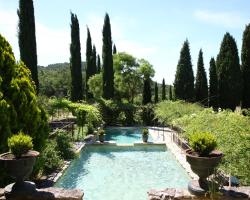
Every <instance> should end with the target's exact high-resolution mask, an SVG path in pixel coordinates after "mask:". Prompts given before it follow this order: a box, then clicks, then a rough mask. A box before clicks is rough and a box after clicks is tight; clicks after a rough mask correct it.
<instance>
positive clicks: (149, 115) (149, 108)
mask: <svg viewBox="0 0 250 200" xmlns="http://www.w3.org/2000/svg"><path fill="white" fill-rule="evenodd" d="M140 110H141V112H140V116H141V119H142V122H143V124H144V125H146V126H150V125H154V118H155V115H154V105H153V104H150V103H149V104H147V105H144V106H141V109H140Z"/></svg>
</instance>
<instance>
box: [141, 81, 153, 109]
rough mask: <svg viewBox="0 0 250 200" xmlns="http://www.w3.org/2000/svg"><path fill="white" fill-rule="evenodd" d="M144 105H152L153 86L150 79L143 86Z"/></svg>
mask: <svg viewBox="0 0 250 200" xmlns="http://www.w3.org/2000/svg"><path fill="white" fill-rule="evenodd" d="M142 97H143V98H142V104H143V105H146V104H148V103H151V97H152V95H151V86H150V78H146V79H145V80H144V84H143V93H142Z"/></svg>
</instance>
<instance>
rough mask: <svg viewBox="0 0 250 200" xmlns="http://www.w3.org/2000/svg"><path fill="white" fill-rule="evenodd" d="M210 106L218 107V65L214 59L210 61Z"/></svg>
mask: <svg viewBox="0 0 250 200" xmlns="http://www.w3.org/2000/svg"><path fill="white" fill-rule="evenodd" d="M208 94H209V106H210V107H213V108H217V107H218V81H217V72H216V64H215V60H214V58H211V60H210V67H209V93H208Z"/></svg>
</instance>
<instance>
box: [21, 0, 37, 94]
mask: <svg viewBox="0 0 250 200" xmlns="http://www.w3.org/2000/svg"><path fill="white" fill-rule="evenodd" d="M17 14H18V17H19V24H18V42H19V49H20V59H21V60H22V61H23V62H24V64H25V65H26V66H27V67H28V68H29V69H30V71H31V75H32V79H33V81H34V82H35V84H36V90H37V93H38V91H39V81H38V72H37V52H36V30H35V16H34V6H33V0H19V9H18V10H17Z"/></svg>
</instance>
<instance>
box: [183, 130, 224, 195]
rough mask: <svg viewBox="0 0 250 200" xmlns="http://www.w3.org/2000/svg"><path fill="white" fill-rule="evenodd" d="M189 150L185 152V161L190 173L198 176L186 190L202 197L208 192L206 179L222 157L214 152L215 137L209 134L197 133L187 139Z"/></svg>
mask: <svg viewBox="0 0 250 200" xmlns="http://www.w3.org/2000/svg"><path fill="white" fill-rule="evenodd" d="M188 140H189V144H190V147H191V149H188V150H187V151H186V160H187V162H188V163H189V164H190V166H191V169H192V171H193V172H194V173H195V174H197V175H198V176H199V180H198V181H194V180H193V181H191V182H190V183H189V185H188V189H189V191H190V192H191V193H192V194H195V195H203V194H205V193H206V192H207V191H208V189H209V188H208V181H207V177H208V176H210V175H211V174H213V172H214V169H215V168H216V167H217V166H218V164H219V163H220V161H221V158H222V156H223V154H222V152H220V151H218V150H215V148H216V146H217V143H216V140H215V137H214V135H213V134H212V133H209V132H197V133H194V134H191V135H189V137H188Z"/></svg>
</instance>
